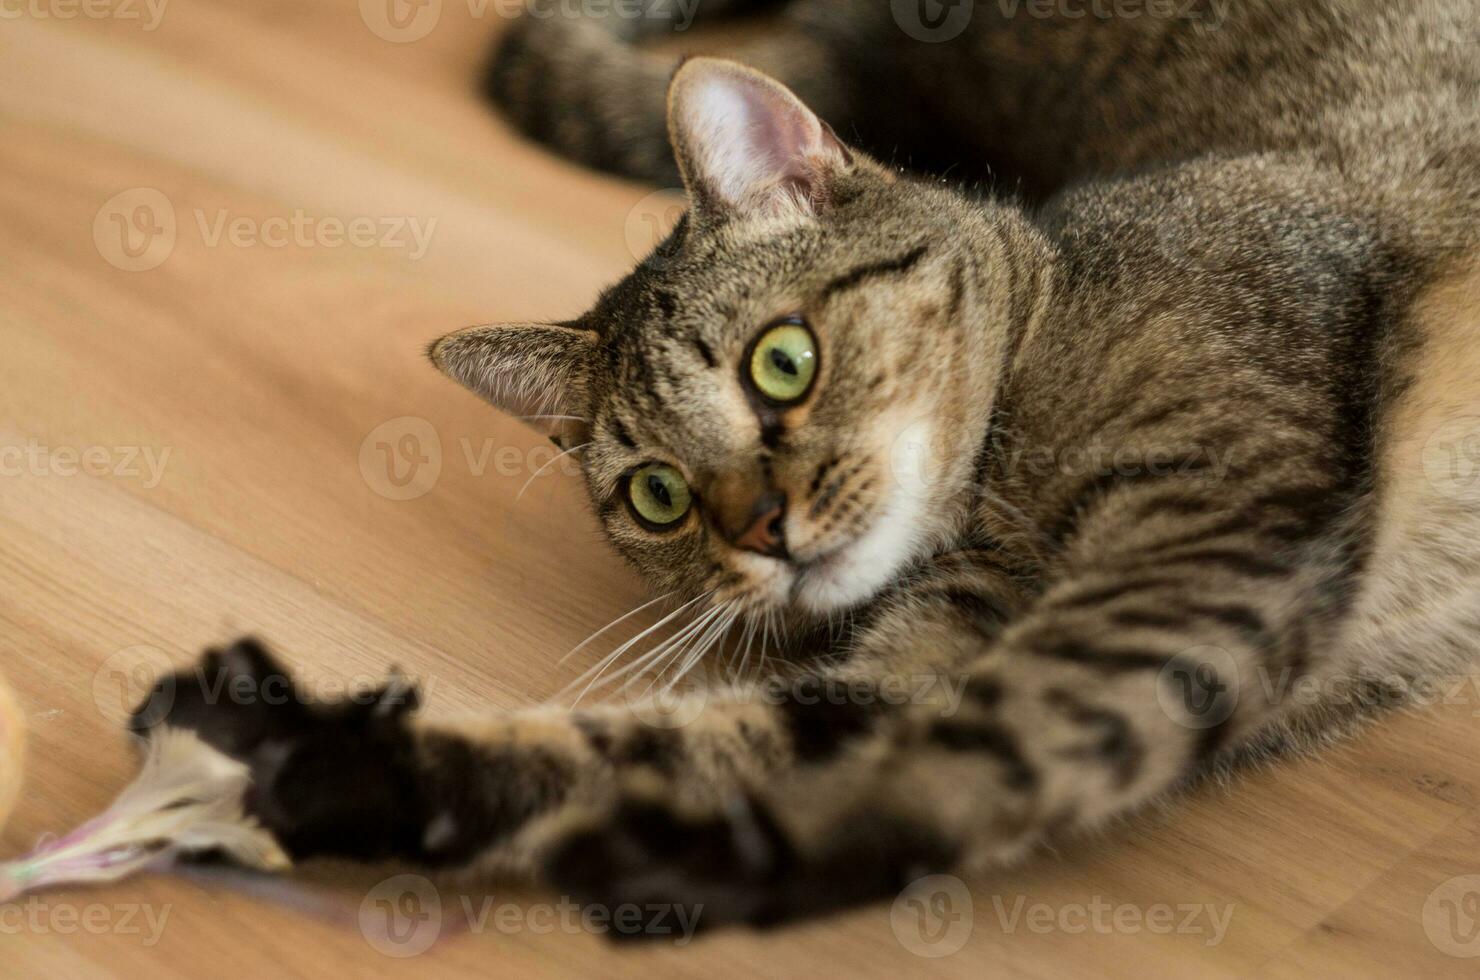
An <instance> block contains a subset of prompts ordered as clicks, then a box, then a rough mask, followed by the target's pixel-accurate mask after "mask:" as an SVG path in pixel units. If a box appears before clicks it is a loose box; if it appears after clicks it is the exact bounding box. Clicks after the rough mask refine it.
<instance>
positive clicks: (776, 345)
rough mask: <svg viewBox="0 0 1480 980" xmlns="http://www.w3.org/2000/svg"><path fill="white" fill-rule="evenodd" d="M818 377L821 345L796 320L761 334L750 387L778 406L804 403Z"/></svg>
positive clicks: (752, 354) (753, 357)
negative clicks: (752, 386)
mask: <svg viewBox="0 0 1480 980" xmlns="http://www.w3.org/2000/svg"><path fill="white" fill-rule="evenodd" d="M816 374H817V341H816V340H815V339H814V338H813V336H812V331H810V330H808V329H807V328H806V327H805V326H803V325H802V324H801V323H799V322H796V321H794V320H788V321H786V322H785V323H780V324H777V325H776V326H774V327H772V328H771V329H769V330H767V331H766V332H765V333H763V334H761V337H760V339H759V340H757V341H756V342H755V347H754V348H753V349H752V350H751V352H750V383H751V384H753V385H755V390H756V391H758V392H760V393H761V394H762V395H763V396H765V397H766V398H769V399H771V400H772V401H774V402H780V403H782V404H785V403H787V402H794V401H800V400H801V398H802V396H804V395H805V394H806V393H807V392H808V390H809V389H811V387H812V378H813V377H814V376H816Z"/></svg>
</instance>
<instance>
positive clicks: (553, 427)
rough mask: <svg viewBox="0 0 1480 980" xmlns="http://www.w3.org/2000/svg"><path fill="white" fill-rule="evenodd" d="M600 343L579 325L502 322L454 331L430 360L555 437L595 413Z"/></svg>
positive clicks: (429, 351) (437, 345)
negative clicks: (593, 395) (593, 403)
mask: <svg viewBox="0 0 1480 980" xmlns="http://www.w3.org/2000/svg"><path fill="white" fill-rule="evenodd" d="M598 341H599V338H598V336H597V334H596V332H595V331H593V330H586V329H584V328H582V327H580V326H577V325H574V324H549V323H509V324H497V325H493V326H486V327H469V328H468V329H466V330H459V331H458V332H456V333H450V334H448V335H447V336H445V337H443V338H442V339H440V340H438V341H436V342H435V343H433V344H432V345H431V346H430V347H428V348H427V356H428V357H430V358H431V360H432V363H433V364H435V365H436V366H437V367H438V368H439V369H441V370H442V371H443V373H445V374H446V375H447V376H448V377H450V378H452V380H454V381H456V382H457V383H458V384H460V385H462V386H463V387H465V388H467V389H468V390H470V391H472V392H473V393H474V394H475V395H479V396H480V397H482V398H484V399H485V400H487V401H489V402H491V403H493V405H494V406H496V407H497V408H501V409H503V410H504V411H505V412H508V413H509V414H510V415H515V416H519V417H520V418H523V419H524V420H525V421H526V422H528V423H529V424H530V425H531V426H533V427H534V428H537V429H539V430H540V431H542V432H544V433H546V434H549V435H552V436H553V435H555V434H557V433H565V432H569V431H570V430H571V429H572V428H574V427H575V426H573V425H571V424H568V423H572V422H575V421H576V420H580V421H581V422H584V421H585V419H586V418H587V417H588V415H589V410H590V399H591V376H592V370H593V368H594V367H595V365H596V363H597V344H598Z"/></svg>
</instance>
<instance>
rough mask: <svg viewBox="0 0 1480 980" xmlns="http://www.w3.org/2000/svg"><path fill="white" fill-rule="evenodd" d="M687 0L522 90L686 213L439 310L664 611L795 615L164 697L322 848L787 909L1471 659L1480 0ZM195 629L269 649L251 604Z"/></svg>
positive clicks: (579, 47)
mask: <svg viewBox="0 0 1480 980" xmlns="http://www.w3.org/2000/svg"><path fill="white" fill-rule="evenodd" d="M724 6H728V7H738V6H743V5H741V4H737V3H731V4H729V5H722V4H720V3H718V2H715V0H707V2H706V3H705V4H704V12H706V13H707V12H710V11H712V10H715V9H721V8H722V7H724ZM615 9H618V10H620V5H619V6H618V8H615ZM675 9H676V7H675V6H674V5H673V4H670V3H667V2H660V0H650V2H649V3H648V6H647V8H646V12H645V14H644V16H642V17H637V18H624V17H623V16H621V15H620V13H614V14H611V15H609V16H606V17H595V16H592V17H581V16H567V15H554V14H552V13H551V12H549V11H544V12H542V13H541V15H539V16H533V15H531V16H527V17H525V18H523V19H522V20H520V21H518V22H516V23H514V24H513V25H512V27H511V28H510V29H509V30H508V31H507V33H506V34H505V35H504V36H503V38H502V40H501V44H500V49H499V52H498V55H497V57H496V58H495V60H494V63H493V68H492V70H491V72H490V74H489V75H488V87H489V91H490V93H491V95H492V97H493V99H494V100H495V101H496V102H497V104H498V105H499V106H500V107H502V109H503V110H504V112H506V113H507V114H508V115H509V116H510V117H511V118H512V119H513V120H514V121H515V122H516V123H517V124H518V125H519V126H521V127H522V128H523V129H524V130H525V131H527V132H528V133H529V134H530V135H531V136H532V137H534V138H536V139H539V140H541V141H543V142H545V143H547V144H549V145H551V146H553V147H555V148H556V149H558V150H559V151H561V152H562V153H565V154H567V155H569V156H571V157H574V158H576V159H579V160H582V161H586V162H587V163H589V164H592V165H595V166H598V167H602V168H606V169H608V170H612V171H616V172H619V173H623V174H627V175H631V176H634V177H637V178H642V179H644V180H647V181H652V182H656V183H660V184H666V183H669V182H671V181H672V180H673V179H674V177H675V176H676V177H677V178H679V179H681V180H682V182H683V185H684V187H685V188H686V189H687V192H688V195H689V201H690V210H689V211H688V212H687V214H686V216H685V217H684V218H683V220H681V221H680V222H679V224H678V226H677V228H676V229H675V230H674V231H673V233H672V234H671V236H669V237H668V238H667V239H666V240H665V241H664V242H663V243H662V244H661V245H660V246H659V247H658V248H657V249H656V251H655V252H654V253H653V254H652V255H651V256H650V257H648V258H647V259H646V260H645V261H643V262H642V263H641V264H640V265H638V266H637V268H636V269H635V270H634V271H633V272H632V273H631V274H630V275H629V276H627V277H626V278H625V279H624V280H623V281H621V282H620V283H618V284H617V285H615V286H613V287H612V288H610V289H609V290H607V291H606V292H605V293H604V295H602V297H601V298H600V300H599V301H598V302H597V304H596V306H595V308H594V309H592V310H591V311H590V312H589V313H587V314H585V315H584V316H581V317H580V318H579V319H577V320H574V321H571V322H567V323H553V324H547V323H530V324H514V325H500V326H488V327H478V328H475V329H471V330H466V331H463V332H460V333H455V334H452V335H450V336H447V337H444V338H443V339H441V340H439V341H438V342H437V343H435V344H434V345H433V346H432V348H431V351H430V354H431V359H432V361H433V362H434V363H435V364H436V365H437V366H438V367H439V368H441V369H442V370H443V371H445V372H446V373H448V374H449V375H451V376H452V377H453V378H454V379H456V380H457V381H459V382H460V383H462V384H463V385H465V386H467V387H468V388H470V389H472V390H473V391H474V392H476V393H478V394H479V395H482V396H483V397H485V398H486V399H488V400H489V401H491V402H492V403H493V404H494V405H496V406H498V407H499V408H501V409H504V410H505V411H508V412H510V413H514V414H517V415H521V416H529V417H537V418H536V420H537V421H542V422H543V423H545V424H546V425H547V426H548V428H549V431H550V433H551V434H552V436H553V437H555V438H556V439H557V440H559V441H560V442H561V443H562V444H563V445H565V446H568V447H572V448H574V447H575V446H577V445H582V446H584V449H583V450H582V452H583V455H582V466H583V470H584V474H585V480H586V483H587V486H588V488H589V491H590V496H591V500H592V502H593V505H594V508H595V511H596V513H597V515H599V518H600V520H601V522H602V523H603V525H604V527H605V529H606V533H607V535H608V536H609V537H610V539H611V541H612V543H613V545H614V546H615V547H616V548H617V549H618V550H619V551H620V552H621V553H622V554H623V555H624V556H625V557H626V558H627V559H629V560H630V561H631V562H632V564H633V565H635V566H636V567H637V568H638V569H639V570H640V571H641V572H642V573H644V574H645V575H646V577H647V578H648V579H650V580H651V583H652V586H653V588H654V589H655V591H656V592H657V593H661V594H664V595H669V596H671V598H672V601H674V602H677V603H682V605H681V606H679V607H678V610H677V612H676V613H675V615H676V616H677V618H676V619H673V620H670V622H674V623H679V624H683V623H687V624H688V625H687V627H685V629H686V633H685V634H683V636H681V637H680V639H679V640H678V641H675V642H674V643H670V644H669V645H668V646H666V647H662V648H660V649H662V650H664V651H667V652H668V653H670V654H673V655H675V656H676V655H679V654H681V655H682V656H683V657H685V658H687V659H689V660H692V659H693V658H695V657H699V656H700V655H704V654H705V653H706V651H708V654H707V655H708V656H710V657H713V656H714V655H715V654H714V651H716V650H718V649H719V648H720V647H721V645H723V644H726V643H727V644H728V646H727V647H726V649H727V650H729V651H730V653H731V654H733V653H734V652H735V651H737V650H739V649H742V648H743V649H745V650H746V651H750V650H751V648H752V647H754V648H755V656H754V657H750V656H748V654H747V656H746V657H745V658H743V659H744V660H748V661H749V662H748V664H747V665H746V666H745V667H744V668H743V669H740V668H739V667H738V666H736V669H735V672H736V677H737V679H736V680H735V681H734V682H733V683H732V684H729V685H727V686H721V687H718V688H714V687H711V688H710V689H708V690H690V691H689V692H688V693H686V694H684V695H683V699H682V700H680V701H679V702H678V703H677V704H676V705H670V706H669V709H670V710H669V711H668V713H667V714H665V715H664V716H663V717H662V718H655V717H654V716H653V715H652V714H650V713H648V712H646V711H644V710H640V708H641V706H639V710H633V709H632V708H631V707H630V706H629V705H627V704H625V703H620V699H616V700H615V701H614V703H612V704H610V705H607V706H602V705H600V704H598V705H595V706H587V707H581V708H580V709H579V710H575V711H555V710H549V709H541V710H532V711H528V712H521V713H516V714H514V715H512V716H509V717H493V718H482V719H477V720H472V721H469V722H466V723H461V724H458V723H442V722H437V723H433V722H431V721H429V720H424V719H419V718H417V717H416V716H415V715H414V712H413V711H412V710H411V709H412V708H414V706H415V700H416V699H415V697H414V692H412V691H409V690H408V689H407V688H406V686H405V685H403V684H401V683H398V682H393V683H391V684H390V685H388V686H387V687H386V689H385V690H384V691H382V692H380V694H379V696H378V697H377V698H375V699H373V703H370V702H359V703H354V702H345V703H338V704H325V703H312V702H310V701H308V700H307V699H306V698H297V699H291V700H289V701H288V702H287V703H285V704H279V705H276V706H272V707H269V706H266V705H265V704H261V703H258V702H254V703H253V704H251V705H243V704H231V705H226V704H212V703H210V701H209V700H208V699H206V698H204V697H203V696H196V695H190V694H189V693H188V692H190V691H195V690H200V691H205V690H220V688H219V687H217V686H214V685H197V684H194V683H190V684H177V685H176V686H175V688H174V690H175V696H174V697H173V699H172V701H160V700H150V701H146V702H145V704H144V705H142V706H141V708H140V709H139V712H138V714H137V715H136V717H135V720H134V727H135V728H136V729H138V730H149V729H150V728H151V727H152V726H155V725H159V724H174V725H182V726H186V727H190V728H193V729H196V730H197V731H199V732H200V733H201V734H202V736H203V737H204V738H205V739H206V740H207V741H208V742H210V743H211V744H213V745H215V746H217V747H218V748H220V749H221V750H223V751H225V752H227V753H229V754H231V755H233V756H235V757H238V758H241V759H243V760H245V761H247V762H248V763H250V765H251V766H252V768H253V771H254V773H255V775H256V786H255V789H254V791H253V796H252V799H251V801H250V805H251V808H252V809H253V811H254V812H255V813H257V814H258V816H259V817H260V818H261V819H262V820H263V821H264V822H265V824H266V825H267V826H268V827H269V828H270V829H271V830H272V831H274V832H275V833H276V834H277V835H278V836H279V837H280V838H281V840H282V842H283V843H284V845H285V846H286V847H287V848H288V849H289V850H290V851H291V852H292V853H294V854H295V855H299V856H303V855H310V854H319V853H332V854H339V855H348V856H352V857H361V858H387V857H390V858H398V859H405V860H409V861H413V862H418V863H421V864H425V865H429V866H440V867H462V868H476V869H492V868H496V867H501V868H519V869H524V870H528V871H532V872H534V873H537V874H539V875H541V876H542V877H544V879H545V880H547V881H549V882H551V883H552V884H553V885H554V886H555V887H558V888H561V889H564V890H566V891H568V892H569V893H571V894H573V895H575V896H578V897H579V898H581V899H584V900H587V901H590V902H593V903H608V904H613V903H619V902H637V903H639V904H649V903H660V902H666V903H681V904H686V905H694V906H702V917H701V920H700V921H701V924H703V925H706V926H714V925H717V924H722V923H732V922H743V923H750V924H770V923H776V922H780V921H784V920H790V919H794V918H798V917H802V916H809V915H815V914H819V913H823V912H826V911H829V910H832V909H835V908H839V907H842V906H847V905H850V904H855V903H861V902H867V901H871V900H875V899H877V898H881V897H887V896H890V895H892V894H895V893H896V892H897V891H898V890H899V889H901V888H902V887H904V886H906V885H907V884H908V883H909V882H910V881H911V880H913V879H914V878H915V877H917V876H920V875H923V874H928V873H933V872H937V871H942V870H945V869H955V868H964V869H973V868H982V867H987V866H993V865H1000V864H1002V863H1003V862H1010V861H1013V860H1016V859H1019V858H1021V857H1023V856H1024V855H1027V854H1029V853H1031V852H1032V851H1033V849H1034V848H1035V846H1037V845H1039V844H1040V843H1041V842H1043V841H1045V840H1046V839H1049V838H1051V837H1052V836H1054V835H1059V834H1066V833H1073V832H1075V831H1083V830H1085V829H1089V828H1094V827H1097V826H1100V825H1103V824H1104V823H1105V822H1106V821H1107V820H1109V819H1111V818H1115V817H1118V816H1122V815H1125V814H1128V813H1129V812H1131V811H1134V810H1135V809H1137V808H1139V807H1142V806H1143V805H1144V804H1146V803H1147V802H1148V801H1150V800H1152V799H1155V798H1158V797H1161V796H1163V795H1164V794H1166V793H1168V791H1171V790H1175V789H1177V788H1179V787H1182V786H1185V785H1186V784H1187V782H1188V781H1189V780H1190V779H1193V778H1195V777H1198V776H1199V775H1201V774H1205V773H1208V772H1209V771H1211V770H1214V769H1217V768H1219V767H1223V766H1226V765H1227V764H1229V763H1230V762H1233V761H1237V760H1238V759H1241V758H1247V757H1248V756H1249V755H1250V754H1259V753H1265V754H1267V753H1269V752H1271V751H1274V750H1277V749H1280V748H1282V747H1284V746H1286V745H1290V744H1307V743H1310V742H1313V741H1318V740H1320V739H1321V738H1323V737H1325V736H1328V735H1332V734H1335V733H1338V732H1340V731H1342V730H1345V729H1346V728H1348V727H1350V725H1351V723H1352V722H1353V721H1354V720H1358V719H1360V718H1363V717H1365V716H1366V715H1368V714H1370V713H1372V710H1373V709H1376V708H1380V707H1382V706H1384V705H1387V704H1390V703H1392V702H1393V701H1395V700H1399V699H1401V698H1402V697H1403V696H1404V694H1405V693H1411V686H1412V685H1413V684H1415V683H1419V682H1422V681H1423V680H1424V679H1425V678H1434V677H1436V676H1440V675H1443V674H1446V673H1452V672H1456V671H1460V670H1462V669H1465V665H1466V663H1467V662H1468V660H1469V658H1471V657H1472V655H1473V654H1474V652H1475V650H1476V647H1477V646H1480V587H1477V575H1480V479H1477V472H1480V421H1477V419H1480V17H1477V7H1476V4H1475V3H1474V2H1473V0H1405V2H1402V3H1395V2H1392V0H1165V2H1163V0H1154V2H1150V3H1145V4H1140V3H1137V4H1134V5H1131V4H1116V3H1114V2H1112V0H1105V2H1102V3H1097V4H1094V5H1093V6H1091V5H1090V4H1087V3H1082V2H1079V0H1056V2H1054V3H1043V2H1039V0H1022V2H1021V3H1019V2H1014V0H990V2H987V0H983V2H978V3H975V4H972V3H962V2H961V0H956V2H954V3H945V4H942V3H939V2H937V0H895V2H893V3H883V2H874V3H849V2H846V0H796V2H793V3H790V4H787V5H785V7H784V9H782V10H780V12H779V16H778V17H777V18H776V20H775V21H774V22H773V23H770V24H768V25H767V26H766V32H765V33H764V34H763V35H761V37H760V39H759V40H757V41H755V42H753V43H747V44H746V46H744V47H742V48H740V49H739V50H737V51H736V52H735V60H722V59H715V58H691V59H689V60H686V61H683V62H682V63H681V65H680V66H679V67H678V69H677V71H676V72H675V71H674V69H673V62H672V60H671V59H670V58H668V57H667V56H665V55H663V54H661V53H658V52H655V51H653V50H652V49H650V48H647V47H644V46H642V45H640V44H638V41H639V40H640V39H641V37H643V36H645V35H649V34H653V33H660V32H661V30H662V29H663V28H664V27H665V26H666V25H669V24H671V23H672V20H671V17H670V15H671V14H673V12H674V10H675ZM1107 11H1108V13H1107ZM809 106H810V108H809ZM670 147H671V150H670ZM870 152H871V153H873V154H874V155H869V154H870ZM896 162H903V163H907V164H910V165H911V168H912V169H913V170H915V171H916V173H917V174H919V173H932V174H936V176H930V177H926V176H920V175H916V176H912V175H911V174H910V173H908V172H904V171H902V170H901V169H900V168H899V167H898V166H897V165H896ZM940 174H944V177H942V176H940ZM959 178H964V181H970V182H971V183H970V185H969V186H966V184H965V183H964V181H960V182H955V183H953V182H952V181H954V180H958V179H959ZM685 617H692V618H687V619H686V618H685ZM655 635H657V634H655ZM727 636H728V639H726V637H727ZM782 637H784V638H785V639H782ZM761 647H765V648H766V649H765V650H764V651H762V650H761ZM634 649H636V648H634ZM762 652H764V653H765V654H767V655H766V656H764V657H762V656H761V653H762ZM661 659H662V658H661V657H659V658H658V659H657V660H652V658H649V660H650V663H648V666H656V664H657V663H658V661H660V660H661ZM630 663H636V662H635V661H634V662H630ZM198 670H199V671H200V672H205V673H212V674H217V673H224V674H225V675H227V676H228V678H230V679H232V680H233V682H235V680H238V679H241V680H245V681H247V682H248V683H264V682H266V681H267V680H268V679H276V680H277V681H278V682H281V679H282V676H283V668H282V667H281V666H279V665H278V663H277V662H276V661H275V660H274V659H272V658H271V657H270V656H269V655H268V654H267V653H266V652H265V651H264V650H263V649H262V648H261V647H260V646H259V645H257V644H256V643H255V642H252V641H243V642H242V643H239V644H237V645H236V646H234V647H232V648H230V649H228V650H224V651H212V652H210V653H208V654H207V656H206V657H205V659H204V661H203V662H202V663H201V665H200V667H199V668H198ZM635 673H636V674H638V675H641V674H643V673H644V670H636V671H635ZM1294 690H1302V691H1307V692H1315V695H1314V696H1306V697H1300V698H1294V697H1291V696H1290V692H1291V691H1294ZM689 707H692V708H693V709H694V710H692V711H689V710H687V708H689ZM665 718H668V719H671V718H678V719H680V720H682V721H683V722H685V723H684V724H667V723H663V719H665Z"/></svg>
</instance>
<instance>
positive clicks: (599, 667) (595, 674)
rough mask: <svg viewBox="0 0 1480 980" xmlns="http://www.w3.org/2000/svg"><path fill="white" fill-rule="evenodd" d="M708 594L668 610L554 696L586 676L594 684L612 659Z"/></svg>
mask: <svg viewBox="0 0 1480 980" xmlns="http://www.w3.org/2000/svg"><path fill="white" fill-rule="evenodd" d="M709 594H710V593H705V595H699V596H695V597H694V598H692V599H690V600H689V601H688V602H685V603H684V604H683V605H681V606H679V607H678V608H677V609H675V610H673V611H672V612H670V613H669V614H668V615H666V616H664V617H663V618H662V619H660V620H658V621H657V622H656V623H654V624H653V625H651V626H649V627H648V628H647V629H645V630H643V631H642V632H641V633H638V634H637V635H636V636H634V637H632V638H631V639H630V640H627V641H626V642H625V643H623V644H622V645H621V646H619V647H617V648H616V649H615V650H613V651H612V652H611V653H609V654H607V655H606V656H604V657H602V658H601V660H600V661H599V662H598V663H596V664H595V665H593V666H591V667H590V668H588V669H587V670H586V671H585V672H584V673H582V674H581V676H579V677H577V678H576V679H575V680H573V681H571V682H570V683H569V684H567V685H566V686H565V687H563V688H561V690H560V692H559V693H558V694H556V695H555V698H557V699H558V698H562V697H564V696H565V695H567V694H569V693H570V692H571V691H572V690H573V689H575V688H576V687H577V686H578V685H580V683H581V682H582V681H584V680H586V679H587V678H588V677H589V678H591V683H593V684H594V683H595V682H596V679H597V678H599V677H600V676H601V674H602V672H603V671H605V670H606V669H607V668H608V667H610V666H611V665H612V663H613V662H614V661H616V660H617V659H618V658H619V657H621V656H622V654H624V653H626V652H627V651H628V650H630V649H632V647H633V646H635V645H636V644H637V643H639V642H641V641H642V639H643V638H644V637H647V636H650V635H651V634H652V633H653V632H654V631H655V630H658V629H661V628H662V627H663V626H664V625H665V624H667V623H669V622H671V621H672V620H673V618H674V617H676V616H678V615H679V614H680V613H682V612H683V611H684V610H686V609H688V608H689V607H690V606H692V605H693V604H694V603H696V602H698V601H699V600H701V599H704V598H706V597H707V596H708V595H709ZM590 687H591V685H590V684H587V685H586V690H590ZM585 693H586V692H585V691H582V692H581V696H582V697H584V696H585ZM552 700H554V699H552ZM576 700H577V701H579V700H580V698H579V697H578V698H577V699H576ZM572 706H574V705H572Z"/></svg>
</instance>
